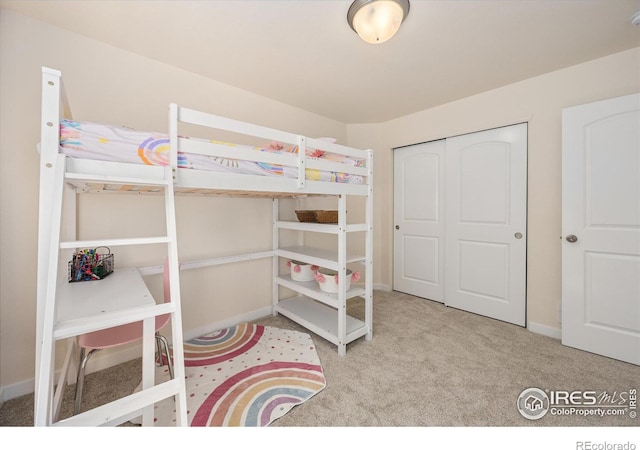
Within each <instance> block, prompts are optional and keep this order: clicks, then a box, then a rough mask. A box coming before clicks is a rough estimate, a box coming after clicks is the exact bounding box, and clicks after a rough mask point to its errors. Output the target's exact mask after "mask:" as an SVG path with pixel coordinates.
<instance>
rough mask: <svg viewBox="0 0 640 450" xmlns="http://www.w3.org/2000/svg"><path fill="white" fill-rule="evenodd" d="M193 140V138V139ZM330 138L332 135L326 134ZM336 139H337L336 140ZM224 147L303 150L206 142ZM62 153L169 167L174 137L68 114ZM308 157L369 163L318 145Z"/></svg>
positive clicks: (250, 168) (240, 166) (271, 167)
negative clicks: (87, 119)
mask: <svg viewBox="0 0 640 450" xmlns="http://www.w3.org/2000/svg"><path fill="white" fill-rule="evenodd" d="M189 139H193V138H189ZM321 139H323V140H329V139H328V138H321ZM331 141H334V140H331ZM206 142H210V143H211V144H213V146H214V147H215V146H223V147H221V148H225V149H229V148H243V149H250V150H254V151H260V152H273V153H281V152H288V153H298V147H297V146H285V145H282V144H280V143H277V142H270V143H267V144H264V145H261V146H253V147H252V146H247V145H240V144H233V143H229V142H221V141H206ZM60 152H61V153H63V154H64V155H66V156H69V157H72V158H84V159H93V160H102V161H112V162H125V163H133V164H146V165H154V166H166V165H168V164H169V159H170V145H169V136H168V135H167V134H163V133H155V132H145V131H138V130H134V129H131V128H126V127H121V126H114V125H106V124H100V123H94V122H78V121H71V120H67V119H63V120H62V121H61V122H60ZM306 155H307V159H318V160H327V161H332V162H338V163H343V164H347V165H349V166H353V167H361V166H363V165H364V161H363V160H358V159H353V158H350V157H347V156H344V155H338V154H335V153H328V152H324V151H321V150H316V149H307V150H306ZM178 167H180V168H183V169H196V170H207V171H215V172H227V173H238V174H250V175H264V176H284V177H289V178H296V177H297V176H298V169H297V168H296V167H289V166H281V165H277V164H270V163H264V162H256V161H247V160H242V159H231V158H225V157H217V156H209V155H202V154H191V153H185V152H178ZM306 178H307V180H313V181H325V182H336V183H352V184H362V183H363V177H362V176H360V175H354V174H349V173H344V172H333V171H323V170H317V169H310V168H307V169H306Z"/></svg>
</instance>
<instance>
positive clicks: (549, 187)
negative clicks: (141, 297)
mask: <svg viewBox="0 0 640 450" xmlns="http://www.w3.org/2000/svg"><path fill="white" fill-rule="evenodd" d="M0 58H1V59H0V202H1V203H0V206H1V213H0V243H1V244H0V389H2V388H3V387H7V386H11V385H14V384H19V383H22V382H25V380H27V381H28V380H30V379H32V378H33V375H34V373H33V370H34V358H35V357H34V348H35V342H34V338H35V330H34V327H35V280H36V273H35V261H34V260H35V258H36V257H37V254H36V246H37V242H36V241H37V209H38V184H39V181H38V155H37V153H36V151H35V145H36V143H37V141H38V134H39V112H40V104H39V102H40V68H41V66H43V65H45V66H49V67H53V68H56V69H59V70H61V71H62V72H63V76H64V80H65V83H66V88H67V92H68V95H69V98H70V102H71V105H72V107H73V113H74V116H75V118H76V119H82V120H88V121H97V122H106V123H115V124H122V125H127V126H130V127H133V128H138V129H150V130H151V129H152V130H159V131H162V130H165V129H166V123H167V115H166V106H167V104H168V103H169V102H178V103H181V104H184V105H186V106H189V107H193V108H196V109H202V110H205V111H209V112H213V113H215V114H220V115H225V116H229V117H233V118H237V119H241V120H246V121H249V122H254V123H258V124H261V125H266V126H271V127H276V128H281V129H284V130H287V131H292V132H296V133H303V134H306V135H309V136H332V137H335V138H337V139H338V140H339V141H340V142H346V143H348V144H349V145H352V146H355V147H361V148H373V149H375V150H376V152H375V173H376V179H375V194H374V195H375V209H374V212H375V219H374V227H375V231H374V261H375V264H374V274H375V276H374V283H376V285H379V286H380V285H386V286H389V287H391V285H392V251H393V248H392V225H393V224H392V217H393V204H392V199H393V192H392V189H393V179H392V173H393V172H392V162H393V159H392V151H391V149H392V148H394V147H398V146H402V145H409V144H413V143H418V142H424V141H429V140H433V139H438V138H443V137H447V136H452V135H456V134H460V133H466V132H471V131H477V130H482V129H487V128H492V127H496V126H500V125H507V124H511V123H516V122H523V121H527V122H529V193H528V196H529V213H528V214H529V215H528V223H529V224H528V238H529V241H528V243H529V250H528V251H529V254H528V258H529V261H528V318H529V321H532V322H535V323H538V324H541V325H543V326H546V327H551V328H559V326H560V324H559V321H558V310H559V305H560V239H559V238H560V217H561V216H560V214H561V210H560V207H561V205H560V169H561V167H560V155H561V146H560V133H561V120H560V118H561V110H562V108H564V107H566V106H571V105H576V104H581V103H585V102H590V101H595V100H599V99H603V98H607V97H615V96H619V95H624V94H628V93H631V92H637V91H639V90H640V68H639V61H640V49H635V50H630V51H627V52H623V53H620V54H616V55H612V56H609V57H606V58H602V59H599V60H596V61H592V62H589V63H586V64H582V65H579V66H575V67H570V68H567V69H564V70H561V71H558V72H554V73H550V74H546V75H543V76H539V77H536V78H532V79H530V80H526V81H523V82H521V83H516V84H513V85H510V86H506V87H503V88H500V89H496V90H493V91H490V92H486V93H483V94H481V95H477V96H474V97H469V98H466V99H463V100H460V101H457V102H453V103H450V104H447V105H443V106H440V107H437V108H432V109H429V110H425V111H422V112H419V113H416V114H412V115H410V116H406V117H401V118H398V119H396V120H393V121H390V122H387V123H383V124H353V125H345V124H342V123H339V122H336V121H333V120H330V119H327V118H323V117H320V116H317V115H314V114H311V113H308V112H305V111H301V110H299V109H296V108H293V107H290V106H288V105H284V104H282V103H279V102H276V101H272V100H269V99H266V98H263V97H260V96H257V95H254V94H251V93H248V92H246V91H242V90H239V89H235V88H232V87H230V86H227V85H223V84H221V83H217V82H215V81H211V80H208V79H205V78H203V77H200V76H197V75H194V74H192V73H189V72H185V71H182V70H180V69H178V68H175V67H171V66H167V65H164V64H160V63H158V62H155V61H153V60H150V59H147V58H144V57H141V56H138V55H135V54H132V53H129V52H126V51H123V50H119V49H117V48H114V47H110V46H107V45H104V44H101V43H99V42H96V41H92V40H90V39H86V38H84V37H82V36H79V35H76V34H73V33H69V32H66V31H63V30H61V29H59V28H56V27H52V26H49V25H46V24H43V23H40V22H37V21H34V20H31V19H28V18H25V17H23V16H21V15H18V14H15V13H12V12H9V11H6V10H0ZM257 76H259V75H257ZM425 88H426V89H430V88H431V87H428V86H427V87H425ZM140 200H142V202H140ZM80 203H81V207H82V215H81V217H80V234H81V237H88V236H89V230H91V232H92V233H94V234H93V236H95V237H100V236H106V235H114V234H115V235H134V236H135V235H140V234H147V233H148V234H151V235H153V234H155V232H156V231H157V230H158V229H159V228H158V227H159V223H161V221H162V217H161V214H162V207H161V205H160V199H158V198H145V199H140V198H137V197H128V196H91V197H82V198H81V199H80ZM349 207H350V208H351V209H350V210H352V211H357V212H358V214H362V211H363V209H362V205H361V204H359V203H358V204H356V205H354V206H353V207H352V206H351V205H350V206H349ZM177 208H178V229H179V233H180V235H179V239H180V253H181V258H183V259H199V258H202V257H205V256H211V255H225V254H232V253H238V252H243V251H252V250H256V249H266V248H268V247H269V245H270V237H271V234H270V233H271V231H270V226H269V219H267V218H266V217H268V216H269V214H270V203H269V201H265V200H251V199H224V198H217V199H203V198H185V197H181V198H179V199H178V202H177ZM114 211H119V213H114ZM122 212H123V213H124V214H125V215H126V217H127V218H128V220H122V219H121V217H122V215H118V214H122ZM160 254H161V252H160V250H158V251H154V250H151V251H147V252H145V253H138V254H135V253H133V252H130V251H124V250H123V251H122V252H120V251H119V253H118V254H117V258H118V259H117V262H118V263H119V264H122V265H125V266H128V265H135V266H144V265H149V264H157V263H158V256H159V255H160ZM265 265H266V267H263V266H265ZM268 265H269V263H267V262H260V261H256V262H252V263H248V264H246V265H242V266H239V265H238V266H228V267H220V268H216V269H214V270H208V269H200V270H193V271H188V272H185V273H184V275H183V282H182V287H183V302H184V306H185V308H184V310H185V312H184V322H185V324H184V325H185V330H189V329H196V328H200V327H202V326H206V325H207V324H209V323H216V322H219V321H224V320H225V319H228V318H231V317H234V316H236V315H239V314H243V313H246V312H250V311H253V310H256V309H260V308H263V307H266V306H268V305H269V303H270V295H271V294H270V293H271V282H270V279H269V274H270V269H269V267H268ZM248 279H250V280H251V282H247V280H248ZM157 281H158V280H153V281H152V283H156V285H157ZM155 288H156V289H157V286H155ZM1 399H2V393H1V392H0V401H1Z"/></svg>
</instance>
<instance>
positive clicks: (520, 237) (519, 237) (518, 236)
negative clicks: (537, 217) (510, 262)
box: [513, 233, 522, 239]
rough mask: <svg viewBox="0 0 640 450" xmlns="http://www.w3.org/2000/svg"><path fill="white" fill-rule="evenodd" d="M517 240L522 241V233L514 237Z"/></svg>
mask: <svg viewBox="0 0 640 450" xmlns="http://www.w3.org/2000/svg"><path fill="white" fill-rule="evenodd" d="M513 237H515V238H516V239H522V233H516V234H514V235H513Z"/></svg>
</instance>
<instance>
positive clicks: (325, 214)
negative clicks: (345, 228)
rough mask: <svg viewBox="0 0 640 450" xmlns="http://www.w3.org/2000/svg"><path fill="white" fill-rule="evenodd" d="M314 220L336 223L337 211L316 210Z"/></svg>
mask: <svg viewBox="0 0 640 450" xmlns="http://www.w3.org/2000/svg"><path fill="white" fill-rule="evenodd" d="M316 221H317V222H319V223H338V211H316Z"/></svg>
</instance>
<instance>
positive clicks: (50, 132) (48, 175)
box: [34, 67, 62, 425]
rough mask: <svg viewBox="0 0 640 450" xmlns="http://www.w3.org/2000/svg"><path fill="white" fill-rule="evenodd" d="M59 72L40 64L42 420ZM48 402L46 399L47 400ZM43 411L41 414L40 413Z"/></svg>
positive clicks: (46, 410) (37, 417) (37, 405)
mask: <svg viewBox="0 0 640 450" xmlns="http://www.w3.org/2000/svg"><path fill="white" fill-rule="evenodd" d="M61 78H62V73H61V72H60V71H58V70H54V69H49V68H48V67H43V68H42V104H41V118H40V145H39V149H40V197H39V209H38V217H39V219H38V220H39V221H38V223H39V225H38V255H37V258H36V259H37V270H38V275H37V286H36V361H35V367H36V372H35V373H36V384H35V389H36V392H35V397H34V398H35V402H34V421H35V423H36V425H38V424H44V423H46V421H47V417H46V416H49V415H50V414H51V410H50V404H49V405H42V404H41V402H40V401H39V399H40V398H42V394H41V393H39V392H37V391H38V389H39V383H38V382H37V380H38V377H39V374H40V373H41V370H42V367H41V366H40V362H41V356H42V350H43V327H44V310H45V299H46V287H47V283H48V281H47V280H48V273H49V270H48V269H49V259H50V242H51V239H52V235H51V233H52V228H53V223H52V219H53V217H52V215H53V195H54V189H53V186H54V184H55V174H56V161H57V157H58V146H59V143H60V110H61V108H62V102H61V98H62V96H61V94H62V90H61V83H62V80H61ZM47 403H50V402H47ZM43 415H44V416H45V417H43Z"/></svg>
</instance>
